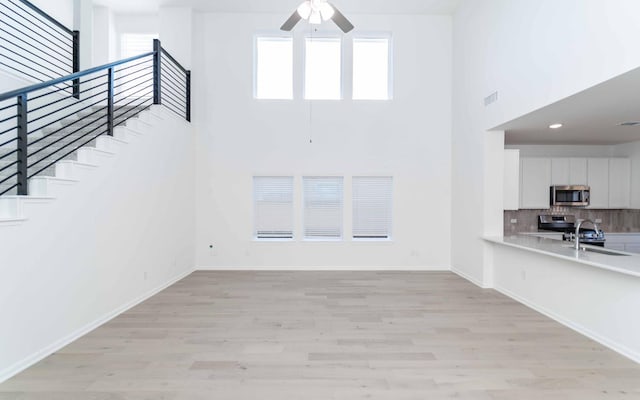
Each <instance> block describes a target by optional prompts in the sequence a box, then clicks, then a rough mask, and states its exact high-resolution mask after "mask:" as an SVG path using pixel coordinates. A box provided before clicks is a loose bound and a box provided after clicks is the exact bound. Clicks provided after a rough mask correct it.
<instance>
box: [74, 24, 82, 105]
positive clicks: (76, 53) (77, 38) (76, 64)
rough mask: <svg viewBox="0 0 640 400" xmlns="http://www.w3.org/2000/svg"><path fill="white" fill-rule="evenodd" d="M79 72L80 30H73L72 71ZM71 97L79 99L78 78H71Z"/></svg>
mask: <svg viewBox="0 0 640 400" xmlns="http://www.w3.org/2000/svg"><path fill="white" fill-rule="evenodd" d="M76 72H80V32H79V31H73V73H74V74H75V73H76ZM73 97H75V98H76V99H80V78H77V79H74V80H73Z"/></svg>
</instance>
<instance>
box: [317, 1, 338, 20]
mask: <svg viewBox="0 0 640 400" xmlns="http://www.w3.org/2000/svg"><path fill="white" fill-rule="evenodd" d="M319 8H320V15H321V16H322V19H323V20H324V21H328V20H330V19H331V18H332V17H333V14H334V13H335V10H334V9H333V7H331V4H329V3H326V2H325V3H322V4H320V7H319Z"/></svg>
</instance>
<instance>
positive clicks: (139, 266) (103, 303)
mask: <svg viewBox="0 0 640 400" xmlns="http://www.w3.org/2000/svg"><path fill="white" fill-rule="evenodd" d="M193 151H194V135H193V133H192V131H191V128H190V126H189V125H187V124H185V123H184V122H178V121H177V119H175V120H174V119H173V117H171V118H170V119H167V120H165V121H164V122H162V123H156V124H155V127H154V128H153V130H150V131H149V132H147V133H146V134H145V135H144V136H143V137H141V138H138V139H137V140H135V141H133V142H131V143H130V144H128V145H126V146H125V147H123V148H122V149H120V151H119V152H118V154H117V156H116V157H115V158H113V159H111V160H109V161H106V162H105V163H104V165H101V166H100V168H98V169H96V170H94V171H89V172H87V174H86V176H84V177H83V179H81V180H80V182H78V183H76V184H74V185H73V186H71V187H67V188H65V190H62V191H60V194H59V195H58V198H57V199H56V200H54V201H53V202H50V203H47V202H45V204H35V205H31V206H29V207H28V209H26V210H25V214H26V217H28V220H26V221H25V222H23V223H21V224H17V225H15V226H11V225H6V224H2V225H0V243H1V244H2V245H1V247H0V255H1V257H2V259H1V261H0V269H1V270H2V279H0V316H1V317H0V332H2V333H1V337H2V340H0V381H2V379H3V378H6V377H8V376H10V375H11V374H13V373H15V372H17V371H19V370H20V369H21V368H24V367H26V366H29V365H30V364H31V363H32V362H34V361H37V360H38V359H39V358H40V357H43V356H46V355H48V352H50V351H54V350H56V349H57V347H58V346H60V345H63V344H65V343H66V342H67V341H68V340H70V339H75V337H76V335H77V334H82V333H85V329H87V328H90V327H92V326H94V323H99V322H104V319H103V318H104V317H108V316H112V315H113V313H114V312H117V311H119V310H120V311H122V308H123V307H126V306H127V305H131V303H132V302H135V301H136V300H139V299H140V298H141V297H143V296H144V295H146V294H148V293H149V292H150V291H152V290H153V289H155V288H158V287H162V286H163V285H165V284H167V283H169V282H171V281H172V280H173V279H174V278H177V277H179V276H181V275H184V274H185V273H188V272H189V271H191V270H192V269H193V266H194V260H193V254H194V248H193V243H194V241H195V238H194V232H195V221H194V219H195V213H194V197H193V193H194V191H195V188H194V176H193V170H194V168H195V166H194V161H193V160H194V155H193ZM94 327H95V326H94Z"/></svg>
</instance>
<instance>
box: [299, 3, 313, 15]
mask: <svg viewBox="0 0 640 400" xmlns="http://www.w3.org/2000/svg"><path fill="white" fill-rule="evenodd" d="M312 11H313V9H312V8H311V4H310V3H309V2H308V1H305V2H304V3H302V4H300V6H298V15H300V17H301V18H302V19H309V17H311V12H312Z"/></svg>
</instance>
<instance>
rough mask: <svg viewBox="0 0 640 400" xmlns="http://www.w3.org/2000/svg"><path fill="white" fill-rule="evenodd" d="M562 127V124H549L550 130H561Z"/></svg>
mask: <svg viewBox="0 0 640 400" xmlns="http://www.w3.org/2000/svg"><path fill="white" fill-rule="evenodd" d="M562 126H563V125H562V124H551V125H549V128H550V129H560V128H562Z"/></svg>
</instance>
